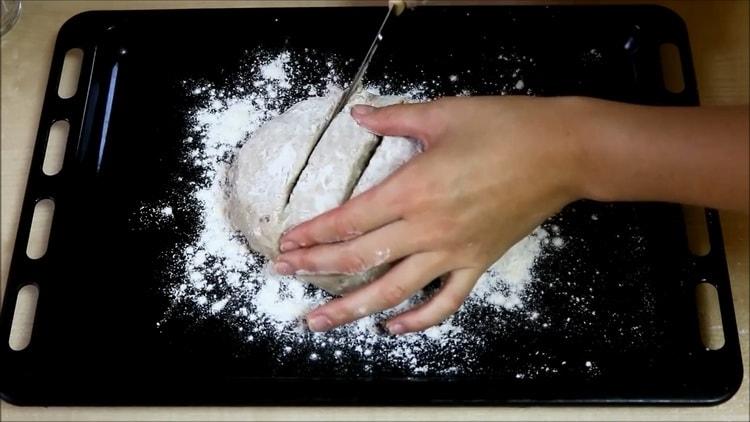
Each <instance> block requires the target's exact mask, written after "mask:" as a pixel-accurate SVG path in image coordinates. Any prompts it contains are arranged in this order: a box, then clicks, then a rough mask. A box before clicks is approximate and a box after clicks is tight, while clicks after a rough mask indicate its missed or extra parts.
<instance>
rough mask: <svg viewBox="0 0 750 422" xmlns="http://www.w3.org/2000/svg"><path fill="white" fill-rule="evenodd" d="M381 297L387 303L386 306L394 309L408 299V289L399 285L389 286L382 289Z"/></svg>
mask: <svg viewBox="0 0 750 422" xmlns="http://www.w3.org/2000/svg"><path fill="white" fill-rule="evenodd" d="M380 295H381V297H382V298H383V300H384V301H385V305H386V306H387V307H388V308H392V307H394V306H396V305H398V304H399V303H401V302H403V301H404V300H406V298H407V292H406V289H405V288H404V287H403V286H401V285H399V284H395V283H392V284H389V285H388V286H386V287H384V288H383V289H381V292H380Z"/></svg>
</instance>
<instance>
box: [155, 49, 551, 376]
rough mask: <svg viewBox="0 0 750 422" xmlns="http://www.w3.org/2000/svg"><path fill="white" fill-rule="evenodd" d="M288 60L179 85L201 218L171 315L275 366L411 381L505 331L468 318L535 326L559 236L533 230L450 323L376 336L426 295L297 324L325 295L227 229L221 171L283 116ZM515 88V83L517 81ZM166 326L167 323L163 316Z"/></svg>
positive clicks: (446, 367) (458, 365) (290, 70)
mask: <svg viewBox="0 0 750 422" xmlns="http://www.w3.org/2000/svg"><path fill="white" fill-rule="evenodd" d="M295 60H296V58H295V57H293V55H292V54H291V53H289V52H281V53H280V54H278V55H276V56H273V57H270V58H267V59H265V60H263V61H262V62H261V63H260V64H259V65H258V66H256V67H255V68H254V69H255V72H254V73H253V79H252V80H246V81H244V82H238V86H236V87H233V89H232V90H231V91H230V90H220V89H217V88H215V87H214V86H212V85H211V84H201V83H200V82H196V83H195V84H197V86H187V87H186V91H187V93H188V95H194V96H197V97H199V98H201V99H203V101H202V103H201V105H200V106H199V107H198V108H197V109H196V110H193V111H192V112H191V115H190V116H189V117H190V119H189V120H190V121H191V122H192V132H191V136H189V137H187V138H186V139H185V141H184V146H185V160H186V163H187V164H188V165H189V166H191V167H192V168H193V169H194V170H195V171H198V172H199V173H200V176H201V177H200V179H201V181H200V182H198V183H195V184H194V185H193V187H194V190H193V191H192V192H191V193H190V198H189V201H188V202H190V203H191V204H192V207H193V208H192V209H193V211H195V212H196V213H197V214H198V215H199V221H200V223H199V224H200V226H199V228H198V230H197V237H196V238H195V239H194V240H193V241H191V242H189V243H188V244H185V245H182V246H181V247H180V249H179V251H178V252H177V253H176V255H175V256H171V257H170V259H171V260H172V262H174V263H175V264H174V268H172V271H173V273H172V274H170V277H171V278H173V279H174V280H176V281H174V282H173V283H172V284H170V286H169V287H168V291H167V294H168V295H169V297H170V298H171V301H172V303H173V310H172V312H176V311H175V310H174V309H180V312H189V313H191V314H193V315H195V316H198V317H208V316H220V317H222V318H224V319H226V321H227V324H229V325H230V326H232V327H233V328H234V329H235V330H236V332H237V333H238V338H241V339H242V341H246V342H257V341H260V339H263V341H266V342H268V343H269V347H270V348H271V349H272V350H274V351H275V352H274V353H276V354H277V356H278V360H279V361H280V362H282V363H283V362H284V361H285V359H287V357H289V358H291V356H292V355H294V351H295V350H297V349H301V350H305V351H307V353H308V354H307V355H305V356H307V359H308V360H309V361H319V360H320V361H322V360H323V359H335V360H337V361H340V360H342V359H356V360H357V361H358V362H359V361H361V362H362V370H363V371H365V372H368V371H371V370H372V367H373V365H379V364H387V365H390V366H395V367H398V368H401V369H404V370H407V371H408V372H410V373H413V374H430V373H442V374H445V373H450V374H455V373H468V372H471V370H472V363H473V362H474V361H475V356H476V354H477V353H478V352H479V351H481V350H482V347H483V342H484V341H485V339H484V337H483V336H482V333H483V332H485V331H497V330H501V329H502V327H498V326H494V323H493V325H489V323H487V324H488V325H487V326H484V327H478V326H470V325H468V324H469V322H470V321H472V315H473V314H475V313H476V312H494V313H497V314H499V315H502V314H503V313H508V312H516V313H518V312H521V311H523V313H524V315H526V316H525V317H524V318H527V319H528V320H529V321H533V320H535V319H537V318H538V316H539V314H538V313H537V312H536V311H534V309H528V308H529V306H532V304H531V301H530V294H531V293H532V292H533V284H534V283H535V281H537V280H536V278H535V273H534V266H535V263H536V261H537V260H538V259H539V257H540V256H542V255H543V254H545V253H546V251H548V250H550V251H551V250H554V249H555V248H559V247H562V246H563V245H564V242H563V241H562V239H561V237H560V236H559V229H557V230H556V231H555V232H554V233H550V232H548V231H547V230H545V229H544V228H538V229H536V230H535V231H534V232H533V233H532V234H531V235H530V236H528V237H526V238H524V239H523V240H521V241H520V242H519V243H518V244H516V245H515V246H514V247H513V248H511V249H510V250H509V251H508V252H507V253H506V254H505V256H503V258H502V259H501V260H500V261H498V262H497V263H495V264H494V265H493V266H492V267H491V268H490V269H489V270H488V271H487V272H486V273H485V274H484V275H483V276H482V277H481V279H480V280H479V281H478V283H477V285H476V288H475V289H474V291H473V292H472V294H471V296H470V297H469V299H468V300H467V301H466V303H465V304H464V306H463V307H462V308H461V309H460V311H459V312H458V313H457V314H456V315H454V316H453V317H451V318H449V319H448V320H447V321H445V322H443V323H442V324H440V325H439V326H436V327H433V328H430V329H428V330H426V331H425V332H422V333H415V334H408V335H404V336H396V337H394V336H388V335H384V334H383V332H382V329H381V328H380V324H381V323H382V322H383V321H384V320H385V319H386V318H387V316H388V315H392V314H394V313H398V312H402V311H404V310H406V309H408V308H410V307H411V306H414V305H415V304H418V303H420V302H421V301H423V300H425V299H426V298H427V296H429V293H424V294H420V295H418V297H415V298H413V299H411V300H409V301H407V302H404V303H402V304H401V305H399V306H398V307H396V308H395V309H393V310H391V311H388V312H386V313H383V314H378V315H372V316H367V317H365V318H362V319H360V320H359V321H357V322H355V323H352V324H349V325H347V326H345V327H340V328H337V329H335V330H332V331H331V332H328V333H311V332H309V331H308V330H307V329H306V325H305V323H304V320H303V319H304V316H305V314H306V313H307V312H309V311H310V310H312V309H313V308H315V307H317V306H319V305H321V304H322V303H325V302H326V301H328V300H329V299H330V298H331V297H330V296H329V295H328V294H327V293H325V292H324V291H322V290H319V289H315V288H313V287H310V286H308V285H305V284H302V283H300V282H298V281H296V280H294V279H292V278H290V277H286V276H280V275H277V274H275V273H273V272H272V271H270V270H269V265H267V264H266V263H265V260H264V259H263V258H262V257H260V256H258V255H255V254H254V253H251V252H250V251H249V250H248V249H247V247H246V245H245V243H244V240H243V238H242V236H241V235H240V234H239V233H238V232H236V231H235V230H234V229H233V228H232V227H231V225H230V223H229V221H228V220H227V210H226V204H227V201H226V199H227V195H226V172H227V169H228V167H229V165H230V163H231V160H232V157H233V154H234V152H235V151H236V150H237V149H238V148H239V146H240V145H241V144H242V143H243V142H244V141H245V140H246V139H247V137H248V135H249V134H252V133H253V132H254V131H255V130H256V129H258V127H260V125H262V124H263V122H265V121H267V120H268V119H270V118H272V117H274V116H276V115H278V114H279V113H280V112H283V107H284V106H283V102H282V101H281V100H282V99H283V98H287V97H288V96H289V95H291V94H290V92H291V89H292V87H293V86H296V85H297V82H295V78H297V77H299V74H300V72H299V71H298V70H297V69H295V67H294V62H295ZM321 66H327V67H328V68H329V69H331V70H330V72H329V74H328V77H327V78H326V81H325V84H324V85H325V86H329V87H330V86H332V85H335V84H336V83H338V76H336V74H335V72H334V71H333V66H332V64H331V63H325V64H323V63H321ZM516 73H517V72H516ZM387 79H388V78H386V81H385V82H384V83H383V85H381V86H379V87H371V88H370V89H371V90H373V91H379V90H380V89H386V90H388V89H389V88H390V85H389V82H388V80H387ZM449 79H450V80H451V81H452V82H455V81H456V80H458V77H457V76H455V75H452V76H450V77H449ZM519 83H520V84H521V85H522V81H519ZM322 86H323V85H321V86H314V85H313V84H310V86H306V87H305V93H306V94H307V95H322V94H324V93H325V92H324V91H325V89H323V88H322ZM516 88H518V89H521V88H523V86H521V87H520V88H519V87H518V84H517V85H516ZM391 91H392V90H391ZM403 91H404V92H401V94H403V95H405V96H408V97H410V98H413V99H415V100H419V99H424V98H425V97H426V96H427V93H428V92H429V88H428V87H427V86H425V85H416V86H408V87H405V88H404V90H403ZM301 99H303V98H297V99H296V100H301ZM286 106H287V107H288V104H287V105H286ZM183 189H184V187H183ZM156 206H157V207H158V208H156V210H157V211H158V212H156V213H155V214H159V217H160V218H162V219H163V218H171V217H172V215H173V212H174V213H177V212H179V210H180V209H179V207H178V206H177V205H176V204H157V205H156ZM173 208H174V210H173ZM141 215H142V216H146V217H153V216H152V215H151V214H144V213H142V214H141ZM550 239H552V240H550ZM168 318H169V315H167V316H165V319H168ZM475 319H476V318H475ZM467 321H469V322H467Z"/></svg>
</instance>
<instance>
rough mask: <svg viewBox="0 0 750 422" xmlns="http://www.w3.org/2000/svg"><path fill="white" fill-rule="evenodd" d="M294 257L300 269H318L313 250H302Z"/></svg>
mask: <svg viewBox="0 0 750 422" xmlns="http://www.w3.org/2000/svg"><path fill="white" fill-rule="evenodd" d="M292 259H293V260H296V261H297V266H298V267H299V268H300V269H304V270H308V271H314V270H316V269H317V262H316V260H315V255H314V253H312V252H311V251H300V252H298V253H297V254H296V255H295V256H293V257H292Z"/></svg>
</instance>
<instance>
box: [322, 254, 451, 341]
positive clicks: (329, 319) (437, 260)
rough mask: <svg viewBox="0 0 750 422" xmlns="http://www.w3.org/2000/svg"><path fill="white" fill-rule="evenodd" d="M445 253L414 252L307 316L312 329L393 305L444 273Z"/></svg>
mask: <svg viewBox="0 0 750 422" xmlns="http://www.w3.org/2000/svg"><path fill="white" fill-rule="evenodd" d="M445 260H446V257H445V255H444V254H440V253H437V252H429V253H420V254H415V255H411V256H410V257H408V258H406V259H405V260H403V261H401V262H399V263H398V264H397V265H396V266H394V267H393V268H391V269H390V270H389V271H388V272H387V273H386V274H385V275H383V276H382V277H381V278H379V279H378V280H375V281H374V282H372V283H370V284H368V285H366V286H364V287H362V288H360V289H359V290H356V291H354V292H353V293H351V294H349V295H348V296H345V297H343V298H340V299H335V300H333V301H331V302H328V303H327V304H325V305H323V306H321V307H319V308H317V309H315V310H314V311H312V312H310V313H309V314H308V315H307V324H308V326H309V327H310V330H312V331H327V330H330V329H331V328H334V327H336V326H339V325H342V324H346V323H348V322H351V321H354V320H356V319H359V318H362V317H363V316H365V315H369V314H372V313H375V312H379V311H382V310H385V309H388V308H392V307H394V306H396V305H398V304H400V303H401V302H403V301H404V300H406V299H408V298H409V297H411V296H412V295H413V294H414V293H416V292H417V291H418V290H419V289H421V288H422V287H424V286H426V285H427V284H428V283H429V282H430V281H432V280H434V279H435V278H437V277H439V276H440V275H441V274H442V273H443V272H445V271H446V270H445V267H444V265H445Z"/></svg>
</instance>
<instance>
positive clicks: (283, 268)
mask: <svg viewBox="0 0 750 422" xmlns="http://www.w3.org/2000/svg"><path fill="white" fill-rule="evenodd" d="M273 270H274V271H276V272H277V273H279V274H282V275H291V274H294V268H292V266H291V265H290V264H289V263H288V262H284V261H278V262H276V263H274V264H273Z"/></svg>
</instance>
